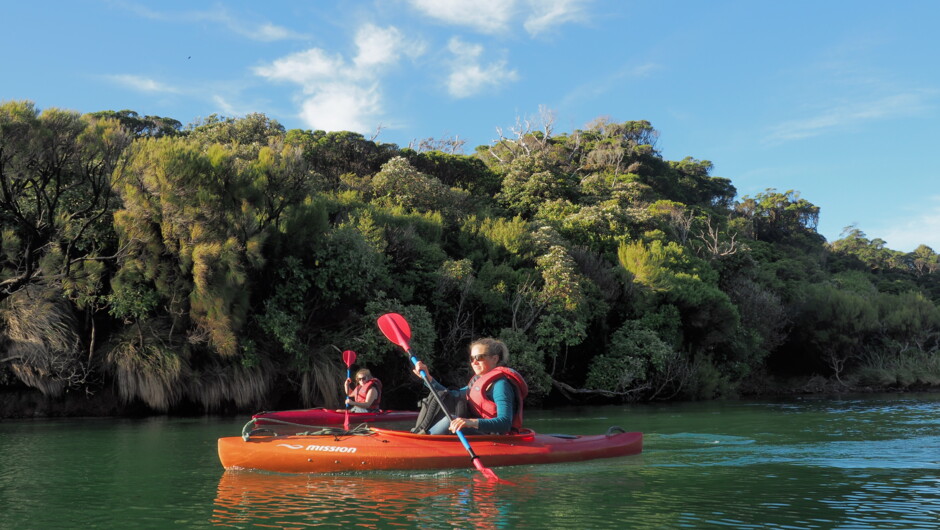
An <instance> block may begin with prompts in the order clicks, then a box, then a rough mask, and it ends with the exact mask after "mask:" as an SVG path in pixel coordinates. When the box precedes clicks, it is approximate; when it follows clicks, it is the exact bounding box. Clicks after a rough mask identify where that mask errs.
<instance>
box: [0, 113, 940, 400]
mask: <svg viewBox="0 0 940 530" xmlns="http://www.w3.org/2000/svg"><path fill="white" fill-rule="evenodd" d="M553 127H554V123H553V120H552V117H551V115H550V113H547V112H546V113H543V114H542V115H540V116H538V117H535V118H532V119H531V120H528V121H524V120H523V121H520V123H519V124H518V126H517V127H516V128H513V130H512V131H510V132H508V133H507V134H505V135H502V136H501V137H500V139H499V141H497V142H494V143H493V144H492V145H485V146H479V147H477V148H476V149H475V150H474V151H473V152H472V153H471V154H464V153H463V147H464V146H463V145H461V143H460V142H459V141H457V140H451V139H444V140H436V139H427V140H424V141H421V142H416V143H415V144H414V145H412V146H409V147H400V146H397V145H394V144H386V143H381V142H378V141H376V140H375V139H367V138H365V137H363V136H362V135H360V134H356V133H350V132H330V133H327V132H324V131H309V130H289V131H288V130H285V129H284V127H282V126H281V125H280V124H279V123H277V122H276V121H274V120H272V119H269V118H267V117H266V116H264V115H261V114H252V115H248V116H245V117H243V118H224V117H219V116H210V117H209V118H206V119H202V120H200V121H198V122H196V123H193V124H190V125H188V126H186V127H183V126H182V124H181V123H180V122H178V121H176V120H174V119H171V118H163V117H157V116H141V115H139V114H137V113H136V112H133V111H127V110H124V111H120V112H114V111H104V112H97V113H93V114H85V115H82V114H79V113H76V112H72V111H66V110H61V109H45V110H39V109H37V108H35V106H34V105H33V104H32V103H30V102H26V101H15V102H4V103H2V104H0V388H2V390H3V391H4V392H5V393H4V394H3V395H5V396H19V397H17V398H15V399H14V398H13V397H10V398H9V399H7V398H5V401H6V402H7V403H8V405H7V406H5V407H4V410H3V411H2V413H3V415H15V414H16V413H17V412H18V411H19V412H20V413H22V412H23V410H22V409H23V408H29V407H32V406H33V405H28V404H27V403H32V404H35V403H37V402H38V401H37V400H36V399H33V400H24V399H23V398H22V396H24V395H29V394H30V393H34V394H36V395H41V396H42V399H43V400H45V403H47V405H46V406H48V403H59V404H62V406H61V407H60V408H61V409H62V410H65V409H68V408H70V407H69V406H66V405H65V404H67V403H72V405H74V403H75V402H77V401H79V400H88V399H94V398H93V397H89V396H99V399H101V396H107V397H106V398H104V399H110V400H115V403H114V404H112V405H111V406H110V408H107V407H105V408H107V410H109V411H110V413H121V412H122V411H127V410H138V411H139V410H146V411H156V412H178V411H190V412H191V411H207V412H219V411H252V410H256V409H262V408H268V409H271V408H283V407H291V408H296V407H300V406H315V405H320V406H323V405H325V406H337V405H339V397H340V385H341V383H342V379H343V378H344V377H345V370H346V367H345V365H344V364H343V363H342V360H341V352H342V351H343V350H347V349H352V350H355V351H356V352H357V353H358V362H359V363H360V364H362V365H364V366H368V367H369V368H371V369H372V371H373V374H376V375H377V376H378V377H380V378H381V379H382V380H383V381H384V382H385V392H386V399H385V401H384V403H385V405H386V406H394V407H397V408H413V407H414V402H415V398H416V396H417V395H418V394H419V392H420V385H419V384H418V381H416V379H415V378H414V377H413V376H412V375H411V374H410V370H409V369H408V365H407V360H406V359H405V358H404V356H403V355H402V354H401V352H400V351H397V350H396V347H395V346H393V345H392V344H390V343H389V342H388V341H387V340H385V339H384V338H383V337H382V336H381V334H380V332H379V330H378V328H377V327H376V325H375V321H376V318H377V317H378V316H379V315H381V314H383V313H386V312H390V311H394V312H399V313H401V314H403V315H404V316H405V317H406V318H407V319H408V321H409V323H410V324H411V326H412V331H413V339H412V347H413V349H414V351H415V352H416V353H417V354H418V355H419V356H420V357H421V358H422V359H423V360H425V362H427V363H429V365H430V366H431V367H432V369H433V371H434V373H435V376H436V377H437V378H438V379H440V380H442V381H445V382H453V383H454V384H457V383H463V382H464V381H465V380H466V378H467V369H466V351H465V349H466V345H467V343H468V342H469V341H470V340H471V339H472V338H476V337H480V336H496V337H499V338H501V339H503V340H504V341H506V342H507V343H508V345H509V347H510V351H511V352H512V359H511V362H510V364H511V365H512V366H514V367H515V368H517V369H518V370H520V371H521V372H522V373H523V374H524V375H525V377H526V378H527V380H528V382H529V384H530V401H531V403H532V404H533V405H537V404H540V403H541V404H553V403H563V402H572V401H574V402H583V401H586V400H593V401H598V400H602V401H606V402H618V401H635V400H663V399H713V398H720V397H733V396H739V395H743V394H749V393H760V392H779V391H795V390H799V389H800V387H801V385H807V384H809V385H816V386H820V385H822V386H824V387H825V388H829V389H832V388H845V389H854V390H857V389H859V388H865V387H873V388H878V389H898V390H905V389H920V388H928V387H937V386H940V354H938V348H940V309H938V302H940V261H938V255H937V254H936V253H935V252H934V251H933V250H932V249H931V248H929V247H927V246H920V247H918V248H917V249H916V250H914V251H913V252H910V253H905V252H898V251H894V250H890V249H888V248H886V247H885V243H884V241H882V240H880V239H877V238H875V239H869V238H868V237H867V236H866V234H864V233H863V232H861V231H860V230H859V229H858V228H857V227H848V228H847V229H846V231H845V232H844V233H843V236H842V238H841V239H839V240H837V241H833V242H827V241H826V240H825V239H824V238H823V237H822V236H821V235H820V234H818V233H817V232H816V223H817V220H818V217H819V214H820V207H819V206H816V205H814V204H812V203H811V202H809V201H808V200H806V199H804V198H802V197H801V196H800V194H799V192H797V191H794V190H787V191H779V190H776V189H767V190H766V191H764V192H762V193H758V194H756V195H754V196H744V197H738V196H737V191H736V189H735V187H734V186H733V184H732V182H731V181H730V180H729V179H727V178H722V177H719V176H713V175H711V171H712V164H711V163H710V162H709V161H707V160H697V159H693V158H685V159H683V160H678V161H670V160H665V159H663V158H662V156H661V155H660V153H659V152H658V151H657V148H656V141H657V137H658V132H657V131H656V130H655V129H654V128H653V126H652V125H651V124H650V123H648V122H646V121H628V122H623V123H616V122H613V121H610V120H608V119H598V120H596V121H594V122H593V123H590V124H588V125H587V126H585V128H584V129H579V130H575V131H571V132H564V133H558V132H556V131H555V130H554V129H553ZM821 381H822V382H823V383H820V382H821ZM39 401H41V400H39ZM34 408H37V407H34ZM38 408H42V407H38ZM11 409H13V410H11ZM26 413H28V411H26Z"/></svg>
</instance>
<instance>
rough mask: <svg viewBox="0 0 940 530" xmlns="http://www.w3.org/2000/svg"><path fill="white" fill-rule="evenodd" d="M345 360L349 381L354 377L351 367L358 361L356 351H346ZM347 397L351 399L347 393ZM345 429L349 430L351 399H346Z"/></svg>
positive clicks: (344, 353) (344, 386)
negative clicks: (350, 371)
mask: <svg viewBox="0 0 940 530" xmlns="http://www.w3.org/2000/svg"><path fill="white" fill-rule="evenodd" d="M343 362H344V363H346V380H347V381H349V379H350V378H351V377H352V376H351V375H350V373H349V369H350V368H352V365H353V363H354V362H356V352H354V351H352V350H346V351H344V352H343ZM343 389H344V390H345V389H346V385H345V383H344V384H343ZM346 398H347V400H348V399H349V395H348V394H347V395H346ZM343 429H345V430H347V431H348V430H349V401H346V419H345V421H343Z"/></svg>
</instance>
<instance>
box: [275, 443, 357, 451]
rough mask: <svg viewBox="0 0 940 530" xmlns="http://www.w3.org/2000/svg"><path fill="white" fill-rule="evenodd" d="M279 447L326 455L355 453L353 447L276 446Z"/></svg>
mask: <svg viewBox="0 0 940 530" xmlns="http://www.w3.org/2000/svg"><path fill="white" fill-rule="evenodd" d="M278 446H280V447H286V448H288V449H306V450H307V451H323V452H326V453H355V452H356V448H355V447H338V446H335V445H308V446H306V447H304V446H303V445H301V444H278Z"/></svg>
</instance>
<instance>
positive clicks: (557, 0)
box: [523, 0, 586, 35]
mask: <svg viewBox="0 0 940 530" xmlns="http://www.w3.org/2000/svg"><path fill="white" fill-rule="evenodd" d="M528 3H529V8H530V9H531V10H532V11H531V14H530V15H529V16H528V18H526V21H525V22H524V23H523V27H524V28H525V29H526V31H528V32H529V34H530V35H538V34H539V33H543V32H545V31H548V30H549V29H551V28H553V27H555V26H560V25H562V24H565V23H567V22H576V21H579V20H582V19H583V18H584V12H583V11H582V9H581V6H582V5H583V4H585V3H586V2H585V0H529V1H528Z"/></svg>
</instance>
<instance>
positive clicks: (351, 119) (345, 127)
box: [300, 83, 382, 133]
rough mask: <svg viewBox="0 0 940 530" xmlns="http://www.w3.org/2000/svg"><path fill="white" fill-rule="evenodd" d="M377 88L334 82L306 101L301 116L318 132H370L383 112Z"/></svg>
mask: <svg viewBox="0 0 940 530" xmlns="http://www.w3.org/2000/svg"><path fill="white" fill-rule="evenodd" d="M381 99H382V98H381V94H380V93H379V90H378V87H377V86H375V85H373V86H357V85H354V84H349V83H331V84H328V85H324V86H321V87H319V88H318V90H316V91H315V93H314V94H313V95H312V96H311V97H308V98H306V99H305V100H304V102H303V106H302V109H301V111H300V117H301V119H303V120H304V122H306V123H308V124H310V125H311V126H312V127H315V128H317V129H323V130H326V131H356V132H360V133H367V132H369V130H370V129H375V128H376V127H377V125H378V123H376V121H375V119H376V116H378V115H380V114H381V112H382V105H381Z"/></svg>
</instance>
